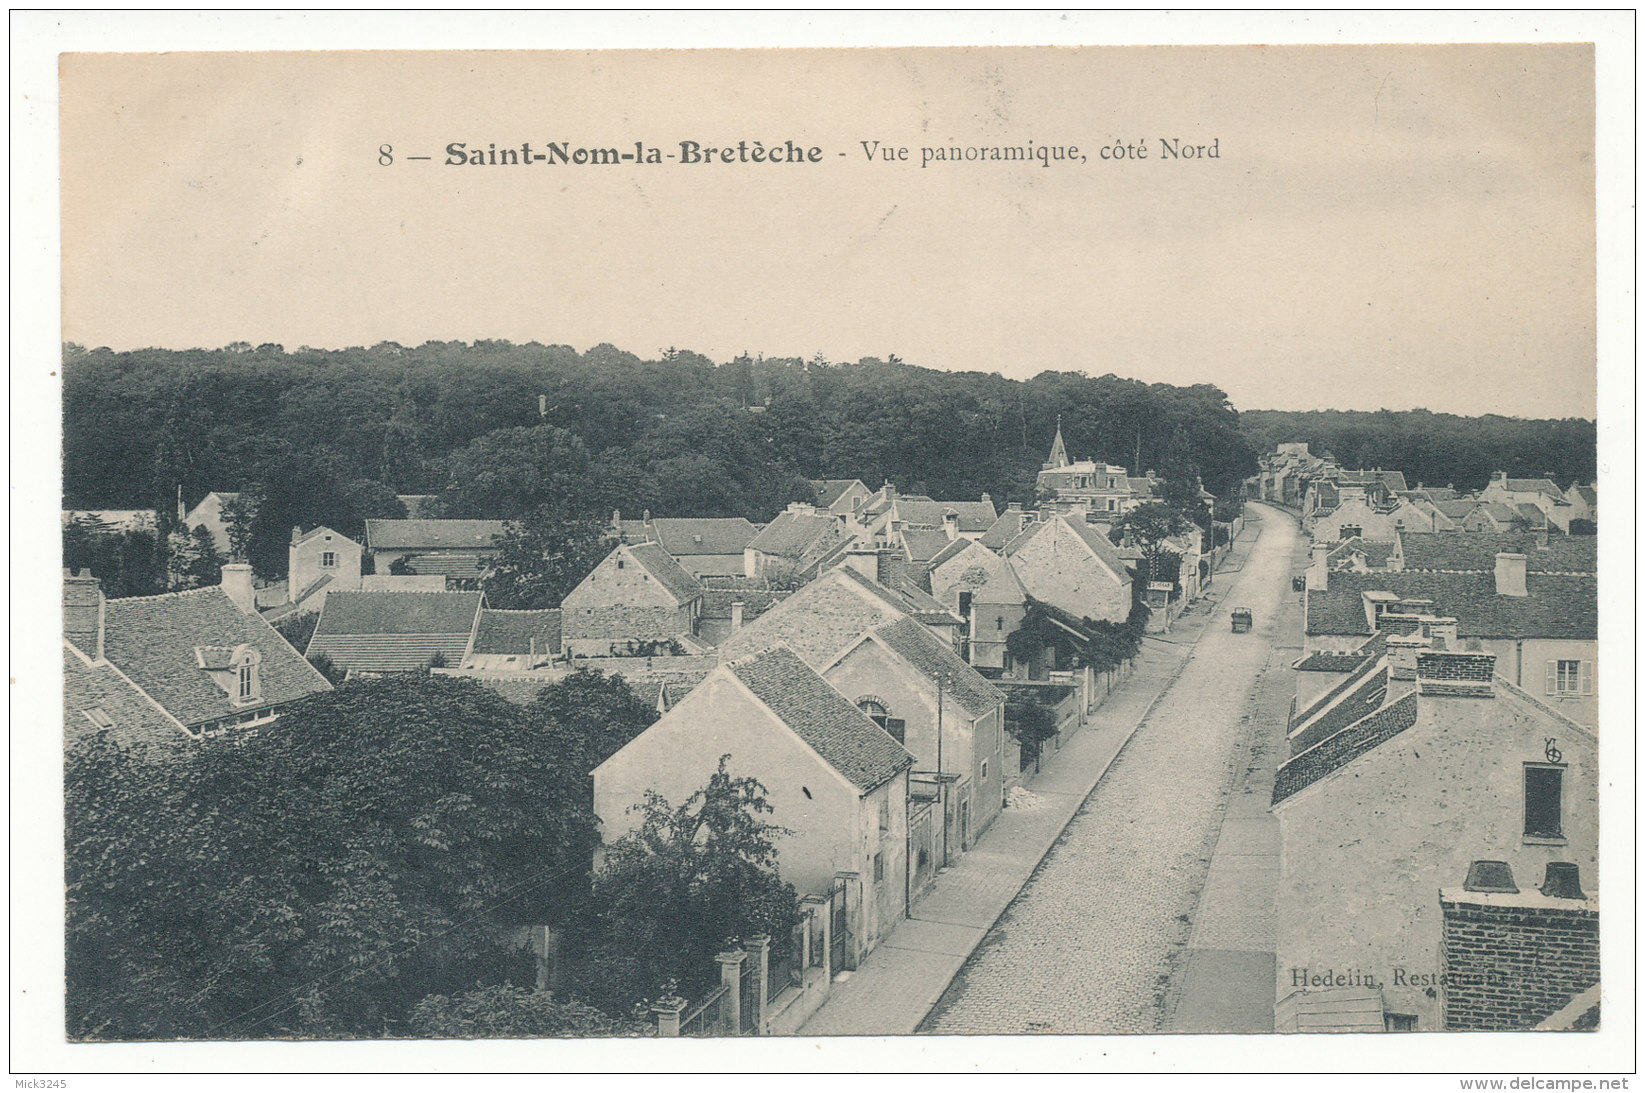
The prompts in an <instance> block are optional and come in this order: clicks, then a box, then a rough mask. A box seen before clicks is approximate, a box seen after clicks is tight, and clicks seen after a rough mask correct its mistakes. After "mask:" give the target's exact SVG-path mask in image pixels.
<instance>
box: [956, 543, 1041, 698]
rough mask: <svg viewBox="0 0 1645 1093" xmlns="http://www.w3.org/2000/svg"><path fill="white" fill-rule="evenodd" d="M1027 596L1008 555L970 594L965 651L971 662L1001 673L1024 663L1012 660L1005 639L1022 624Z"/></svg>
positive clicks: (1023, 667) (1025, 615) (1027, 602)
mask: <svg viewBox="0 0 1645 1093" xmlns="http://www.w3.org/2000/svg"><path fill="white" fill-rule="evenodd" d="M1029 602H1030V597H1029V595H1028V589H1027V588H1025V587H1023V583H1022V578H1021V577H1019V576H1017V570H1016V567H1015V566H1013V565H1012V564H1011V560H1010V559H1009V558H1007V559H1005V560H1004V561H1003V562H1002V563H1001V564H1000V566H999V567H998V568H997V569H995V570H994V572H993V574H992V575H990V577H989V578H988V581H987V582H986V583H985V584H984V585H983V586H982V588H980V589H979V590H978V591H977V592H976V593H974V594H973V595H972V597H971V604H970V607H971V612H970V615H969V620H970V631H969V633H970V641H969V646H968V649H969V652H970V654H971V663H972V664H973V665H975V666H976V667H978V668H988V669H992V670H995V671H998V672H1000V673H1001V674H1004V675H1011V674H1015V672H1016V671H1017V670H1018V669H1019V668H1020V669H1021V670H1022V671H1024V672H1026V671H1027V669H1028V665H1020V666H1019V665H1017V664H1016V663H1014V662H1013V660H1012V657H1011V653H1010V650H1009V649H1008V648H1007V647H1006V642H1007V641H1008V640H1009V639H1010V637H1011V635H1012V634H1014V633H1016V632H1017V629H1018V628H1019V627H1020V626H1022V622H1023V619H1024V618H1026V617H1027V615H1028V605H1029Z"/></svg>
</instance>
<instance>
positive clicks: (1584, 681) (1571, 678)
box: [1548, 660, 1594, 695]
mask: <svg viewBox="0 0 1645 1093" xmlns="http://www.w3.org/2000/svg"><path fill="white" fill-rule="evenodd" d="M1548 693H1549V694H1551V695H1591V694H1593V693H1594V675H1593V666H1592V665H1590V664H1589V663H1588V662H1587V661H1585V660H1550V661H1549V662H1548Z"/></svg>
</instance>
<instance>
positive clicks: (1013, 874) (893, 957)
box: [800, 536, 1254, 1036]
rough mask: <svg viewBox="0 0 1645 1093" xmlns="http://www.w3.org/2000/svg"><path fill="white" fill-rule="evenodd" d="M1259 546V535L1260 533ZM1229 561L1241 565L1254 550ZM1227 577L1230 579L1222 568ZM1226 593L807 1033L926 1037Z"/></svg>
mask: <svg viewBox="0 0 1645 1093" xmlns="http://www.w3.org/2000/svg"><path fill="white" fill-rule="evenodd" d="M1253 539H1254V536H1253ZM1240 545H1241V546H1242V547H1244V548H1245V549H1244V550H1238V549H1236V551H1235V552H1234V553H1232V554H1230V555H1229V558H1228V559H1227V561H1229V562H1231V563H1237V562H1238V561H1240V560H1242V558H1243V555H1244V553H1246V552H1248V551H1249V543H1247V542H1242V543H1241V544H1240ZM1218 572H1221V570H1220V569H1219V571H1218ZM1224 591H1225V589H1224V588H1219V587H1216V586H1213V589H1212V592H1211V595H1212V596H1213V597H1215V599H1214V601H1205V602H1202V604H1201V605H1199V606H1196V607H1195V608H1194V610H1193V611H1192V612H1190V613H1188V614H1185V615H1184V616H1183V617H1182V618H1180V619H1179V620H1178V622H1177V628H1176V631H1175V633H1174V634H1173V637H1174V639H1175V640H1174V642H1171V643H1167V642H1161V641H1156V640H1145V641H1144V642H1143V648H1142V652H1141V653H1140V654H1139V655H1138V657H1137V660H1136V665H1135V669H1134V670H1133V672H1132V674H1131V676H1130V677H1129V678H1128V679H1126V680H1125V681H1124V682H1123V683H1121V684H1120V685H1119V686H1118V687H1116V688H1115V689H1114V693H1113V694H1112V695H1110V696H1109V697H1108V699H1107V701H1106V702H1104V703H1103V705H1102V706H1100V707H1099V708H1098V709H1097V710H1096V711H1095V712H1094V713H1093V714H1091V716H1090V720H1089V721H1088V722H1087V723H1086V725H1085V727H1084V728H1082V729H1081V730H1080V731H1079V732H1078V733H1076V734H1074V736H1073V738H1072V739H1071V740H1069V741H1068V743H1066V744H1064V745H1063V747H1062V748H1061V750H1060V751H1058V752H1057V754H1056V756H1055V758H1054V759H1053V760H1051V761H1050V762H1049V763H1047V764H1046V766H1045V768H1044V769H1043V770H1042V771H1041V772H1040V773H1039V774H1038V775H1036V776H1035V777H1034V778H1033V779H1032V780H1030V781H1029V782H1028V784H1027V788H1028V789H1029V791H1030V792H1032V793H1033V795H1034V796H1035V797H1036V798H1037V799H1038V804H1037V807H1034V808H1008V809H1006V810H1005V811H1003V812H1001V813H1000V814H999V817H998V818H997V819H996V820H995V821H994V822H993V823H992V824H990V825H989V828H988V830H987V831H986V832H984V833H983V835H982V837H981V838H980V839H979V840H977V842H976V844H975V845H974V846H973V847H972V849H971V850H970V851H969V852H967V853H966V854H964V855H962V856H961V857H960V859H959V860H958V862H957V863H956V864H955V865H954V866H953V867H951V868H949V869H948V870H946V871H944V872H943V873H942V874H940V875H939V876H938V877H937V879H936V881H935V883H934V884H933V886H932V888H931V890H930V891H929V892H928V893H927V894H926V895H925V897H924V898H922V899H921V900H919V901H918V902H917V903H916V904H915V905H914V913H913V916H912V917H910V918H906V919H904V920H903V921H902V922H900V923H899V924H898V925H897V926H896V927H895V928H894V929H893V930H892V931H891V933H890V934H889V935H887V937H886V938H885V940H884V941H882V942H881V943H880V945H879V947H878V948H876V949H875V950H874V952H873V953H871V954H870V955H869V956H868V958H867V959H866V960H865V961H864V962H863V966H862V967H860V968H858V969H857V970H856V971H854V972H851V973H849V978H845V979H842V980H840V981H838V982H836V983H834V984H833V988H832V990H831V991H830V992H829V996H828V1000H827V1001H826V1002H824V1003H823V1005H822V1008H821V1009H819V1010H818V1011H817V1013H816V1014H815V1015H814V1016H813V1017H812V1018H811V1020H810V1021H808V1022H807V1023H806V1024H805V1025H804V1026H803V1027H802V1028H801V1029H800V1035H802V1036H904V1035H909V1034H911V1033H913V1032H915V1031H916V1029H917V1028H918V1027H919V1025H920V1022H921V1021H923V1020H924V1019H925V1017H926V1015H927V1014H928V1013H929V1012H930V1011H931V1008H932V1007H933V1006H935V1005H936V1004H937V1001H938V999H940V998H941V997H942V994H943V992H944V991H945V990H947V988H948V985H949V983H950V982H951V981H952V980H953V978H954V976H955V975H956V974H957V973H958V972H959V970H960V968H961V966H962V965H964V964H965V961H966V959H967V958H968V957H969V956H970V955H971V953H972V951H973V950H974V949H976V947H977V945H978V944H979V943H980V942H981V941H982V939H983V937H984V936H985V935H986V934H987V933H988V931H989V929H990V927H992V926H993V924H994V922H995V921H996V920H997V919H998V918H999V917H1000V915H1001V914H1003V913H1004V911H1005V909H1006V907H1007V906H1009V905H1010V903H1011V901H1012V900H1013V899H1015V898H1016V896H1017V893H1018V892H1019V891H1020V890H1021V889H1022V887H1023V885H1024V884H1025V883H1027V881H1028V879H1029V877H1030V876H1032V875H1033V873H1034V870H1035V868H1036V867H1038V865H1039V864H1040V862H1041V860H1043V859H1044V857H1045V856H1046V854H1047V853H1048V852H1049V851H1050V850H1051V847H1052V846H1054V845H1055V844H1056V842H1057V840H1058V838H1060V837H1061V835H1062V832H1063V829H1064V828H1066V827H1067V826H1068V823H1069V821H1071V820H1072V819H1073V818H1074V815H1075V814H1076V813H1077V812H1078V811H1079V809H1080V806H1081V805H1083V804H1084V803H1085V799H1086V798H1087V797H1088V796H1090V794H1091V791H1092V790H1093V789H1094V788H1095V787H1096V785H1097V782H1098V781H1099V780H1100V779H1101V778H1102V776H1103V774H1104V773H1105V772H1106V771H1107V770H1108V768H1109V766H1110V765H1111V764H1112V763H1113V761H1114V759H1115V757H1117V756H1118V755H1119V753H1120V750H1121V749H1122V748H1124V747H1125V745H1126V742H1127V741H1129V740H1130V739H1131V736H1132V734H1133V733H1135V732H1136V730H1137V728H1138V727H1139V726H1140V725H1141V724H1142V722H1143V721H1144V720H1145V719H1146V718H1147V716H1148V714H1149V712H1150V711H1152V709H1153V708H1154V706H1155V705H1156V704H1157V703H1158V702H1159V700H1160V698H1161V697H1162V696H1163V695H1164V694H1165V692H1166V690H1167V689H1168V688H1169V687H1170V686H1171V684H1172V683H1173V682H1175V680H1176V678H1177V676H1178V675H1180V674H1181V672H1182V670H1183V668H1184V667H1185V666H1186V665H1187V663H1188V661H1189V658H1190V657H1191V656H1192V655H1193V650H1194V643H1195V642H1196V641H1197V640H1198V638H1199V636H1200V634H1201V633H1203V632H1204V629H1205V626H1206V625H1207V624H1208V623H1209V621H1210V620H1211V619H1213V618H1216V617H1219V616H1218V615H1217V613H1216V605H1217V604H1220V603H1221V599H1222V593H1223V592H1224Z"/></svg>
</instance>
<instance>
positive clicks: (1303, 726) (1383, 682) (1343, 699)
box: [1287, 657, 1410, 752]
mask: <svg viewBox="0 0 1645 1093" xmlns="http://www.w3.org/2000/svg"><path fill="white" fill-rule="evenodd" d="M1377 660H1378V663H1377V666H1376V668H1375V670H1373V671H1371V672H1367V673H1365V674H1364V675H1361V674H1360V673H1358V672H1355V673H1353V674H1352V675H1351V676H1349V677H1348V678H1347V679H1345V680H1343V681H1342V682H1341V683H1339V684H1338V685H1337V686H1335V687H1333V688H1332V689H1331V692H1330V694H1329V695H1327V696H1325V698H1324V700H1323V701H1322V702H1319V703H1315V707H1314V709H1315V711H1317V712H1312V713H1310V715H1309V716H1308V717H1306V718H1298V719H1297V721H1296V723H1295V724H1293V725H1291V726H1290V728H1289V729H1288V730H1287V735H1289V736H1290V738H1291V750H1292V751H1293V752H1301V751H1304V750H1306V749H1307V748H1311V747H1313V746H1314V745H1315V744H1317V743H1319V742H1320V741H1321V740H1324V739H1325V738H1326V737H1328V736H1334V735H1335V734H1336V733H1338V732H1340V731H1341V730H1343V729H1345V728H1347V727H1348V726H1349V725H1352V724H1353V723H1354V722H1355V721H1358V720H1359V719H1360V718H1362V717H1364V716H1365V715H1367V714H1370V713H1374V712H1376V711H1377V710H1379V709H1381V708H1382V704H1383V702H1384V701H1385V700H1386V699H1387V698H1388V687H1389V680H1390V676H1391V673H1390V671H1389V668H1388V662H1387V658H1385V657H1379V658H1377ZM1402 686H1404V687H1409V686H1410V684H1408V683H1407V684H1402Z"/></svg>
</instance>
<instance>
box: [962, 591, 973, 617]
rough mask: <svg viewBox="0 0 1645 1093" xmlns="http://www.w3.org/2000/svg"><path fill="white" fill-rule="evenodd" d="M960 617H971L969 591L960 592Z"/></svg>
mask: <svg viewBox="0 0 1645 1093" xmlns="http://www.w3.org/2000/svg"><path fill="white" fill-rule="evenodd" d="M960 617H961V618H967V619H968V618H970V617H971V593H969V592H961V593H960Z"/></svg>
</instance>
